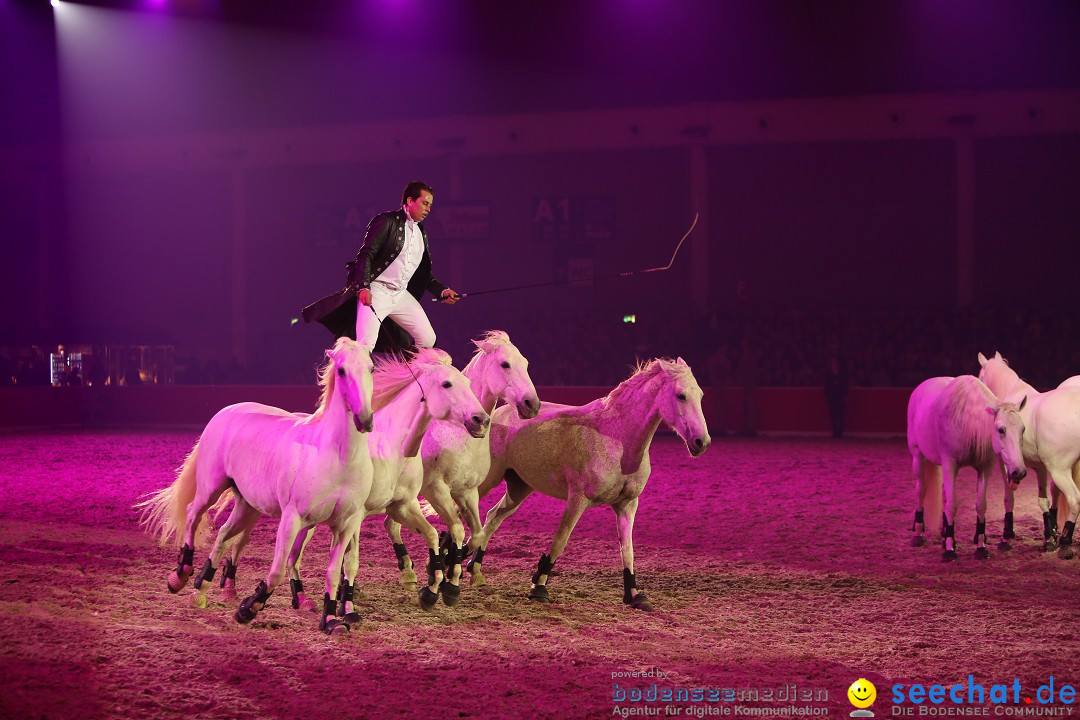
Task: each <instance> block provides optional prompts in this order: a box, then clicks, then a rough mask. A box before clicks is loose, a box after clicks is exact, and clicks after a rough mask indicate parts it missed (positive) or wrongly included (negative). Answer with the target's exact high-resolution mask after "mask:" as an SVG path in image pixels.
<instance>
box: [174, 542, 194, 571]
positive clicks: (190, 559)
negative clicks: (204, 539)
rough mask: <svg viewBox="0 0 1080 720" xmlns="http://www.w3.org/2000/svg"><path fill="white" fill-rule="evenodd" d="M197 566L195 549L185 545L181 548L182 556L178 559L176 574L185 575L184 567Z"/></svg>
mask: <svg viewBox="0 0 1080 720" xmlns="http://www.w3.org/2000/svg"><path fill="white" fill-rule="evenodd" d="M194 564H195V548H193V547H188V544H187V543H184V547H182V548H180V555H179V557H177V558H176V574H177V575H183V574H184V566H185V565H187V566H188V567H191V566H193V565H194Z"/></svg>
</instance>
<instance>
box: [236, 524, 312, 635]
mask: <svg viewBox="0 0 1080 720" xmlns="http://www.w3.org/2000/svg"><path fill="white" fill-rule="evenodd" d="M303 527H304V522H303V520H302V519H301V517H300V514H299V513H297V512H296V509H295V508H292V507H289V508H287V509H285V510H284V511H283V512H282V514H281V521H280V522H279V523H278V530H277V540H276V541H275V543H274V560H273V562H271V563H270V572H269V573H268V574H267V576H266V579H265V580H261V581H259V584H258V586H257V587H256V588H255V592H254V593H252V594H251V595H248V596H247V597H246V598H244V600H243V601H242V602H241V603H240V607H238V608H236V612H235V613H233V618H234V619H235V620H236V622H238V623H241V624H244V623H249V622H251V621H252V620H254V619H255V616H256V615H257V614H258V613H259V611H260V610H262V609H263V608H264V607H265V606H266V602H267V601H268V600H269V599H270V596H271V595H272V594H273V593H274V590H275V589H276V588H277V586H278V585H280V584H281V582H282V581H283V580H284V579H285V575H286V569H287V568H286V563H287V562H288V555H289V551H290V549H291V548H292V546H293V542H295V540H296V536H297V535H298V534H299V533H300V531H301V530H302V529H303Z"/></svg>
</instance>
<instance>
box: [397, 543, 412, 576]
mask: <svg viewBox="0 0 1080 720" xmlns="http://www.w3.org/2000/svg"><path fill="white" fill-rule="evenodd" d="M394 555H397V569H398V570H404V569H405V559H406V558H407V557H409V549H408V548H407V547H405V543H394Z"/></svg>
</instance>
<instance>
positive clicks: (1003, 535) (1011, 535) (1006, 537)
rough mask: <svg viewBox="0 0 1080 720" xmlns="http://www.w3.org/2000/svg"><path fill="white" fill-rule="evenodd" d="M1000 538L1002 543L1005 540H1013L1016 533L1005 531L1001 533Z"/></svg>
mask: <svg viewBox="0 0 1080 720" xmlns="http://www.w3.org/2000/svg"><path fill="white" fill-rule="evenodd" d="M1001 538H1002V542H1004V541H1005V540H1015V539H1016V533H1014V532H1013V531H1012V530H1006V531H1005V532H1003V533H1001Z"/></svg>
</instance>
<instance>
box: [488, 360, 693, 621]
mask: <svg viewBox="0 0 1080 720" xmlns="http://www.w3.org/2000/svg"><path fill="white" fill-rule="evenodd" d="M701 395H702V393H701V387H700V386H699V385H698V383H697V380H695V379H694V375H693V373H692V372H691V371H690V367H689V366H688V365H687V364H686V363H685V362H683V360H682V358H679V359H678V360H668V359H655V360H651V361H649V362H648V363H643V364H642V365H640V366H638V368H637V370H636V371H635V372H634V374H633V375H631V376H630V377H629V378H628V379H627V380H624V381H623V382H622V383H620V384H619V386H618V387H616V388H615V389H614V390H612V391H611V392H610V393H608V395H607V396H606V397H603V398H600V399H599V400H595V401H593V402H591V403H589V404H588V405H585V406H582V407H571V406H566V405H552V404H549V403H545V404H544V408H543V409H542V410H541V412H540V414H539V415H537V416H536V417H534V418H532V419H528V420H522V419H520V418H518V417H517V416H516V415H515V413H514V412H513V408H510V407H501V408H499V409H497V410H496V411H495V413H494V415H493V418H492V430H491V469H490V471H489V472H488V477H487V479H486V480H485V481H484V483H483V485H482V486H481V488H480V492H481V495H484V494H486V493H487V492H489V491H490V490H491V489H492V488H493V487H494V486H495V485H497V484H498V483H499V482H500V481H501V480H502V479H504V478H505V480H506V494H504V495H503V497H502V498H501V499H500V500H499V502H498V503H497V504H496V505H495V506H494V507H493V508H491V510H490V511H489V512H488V514H487V518H486V521H485V523H484V529H483V536H482V538H483V543H482V545H481V547H480V549H478V550H477V551H476V557H475V558H474V559H473V561H472V563H470V572H473V573H476V572H478V571H480V570H481V567H480V566H481V563H482V560H483V557H484V553H485V552H486V550H487V544H488V542H490V540H491V536H492V535H493V534H494V532H495V531H496V530H497V529H498V527H499V525H501V524H502V522H503V521H504V520H505V519H506V518H507V517H509V516H510V515H511V514H513V513H514V511H515V510H517V508H518V506H519V505H520V504H521V501H522V500H524V499H525V498H526V497H527V496H528V495H529V494H530V493H532V492H533V490H538V491H540V492H542V493H544V494H545V495H549V496H551V497H556V498H560V499H563V500H565V501H566V508H565V509H564V510H563V515H562V521H561V522H560V524H559V530H558V532H557V533H556V534H555V539H554V541H553V542H552V544H551V548H550V551H549V552H548V553H547V554H545V555H542V556H541V558H540V560H539V562H538V563H537V567H536V572H535V573H534V574H533V577H532V583H533V585H532V589H531V590H530V592H529V598H530V599H531V600H540V601H545V602H549V601H550V600H551V598H550V596H549V595H548V591H547V581H548V577H549V575H550V574H551V571H552V568H553V567H554V565H555V561H556V560H558V558H559V556H560V555H561V554H562V552H563V548H565V547H566V542H567V540H568V539H569V538H570V533H571V532H572V531H573V529H574V526H575V525H576V524H577V522H578V519H579V518H580V517H581V514H582V513H583V512H584V511H585V509H586V508H588V507H592V506H596V505H610V506H611V507H612V508H613V509H614V510H615V518H616V523H617V527H618V532H619V546H620V549H621V552H622V562H623V602H624V603H626V604H628V605H630V606H631V607H634V608H639V609H641V610H651V609H652V606H651V605H650V603H649V601H648V599H647V598H646V597H645V594H644V593H643V592H640V591H639V590H638V588H637V583H636V580H635V575H634V543H633V531H634V517H635V515H636V513H637V508H638V496H639V495H641V492H642V490H644V489H645V483H646V482H647V481H648V479H649V473H650V472H651V465H650V463H649V446H650V444H651V443H652V439H653V435H654V434H655V433H656V429H657V427H659V425H660V423H661V422H664V423H666V424H667V425H669V426H671V427H672V428H673V429H674V430H675V432H676V433H678V434H679V436H680V437H681V438H682V439H683V442H685V443H686V447H687V449H688V450H689V451H690V454H691V455H693V456H695V457H696V456H698V455H701V454H702V453H703V452H705V450H706V449H707V448H708V447H709V443H710V442H711V439H710V438H709V429H708V427H707V426H706V423H705V417H704V416H703V415H702V413H701ZM470 544H471V543H470Z"/></svg>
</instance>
